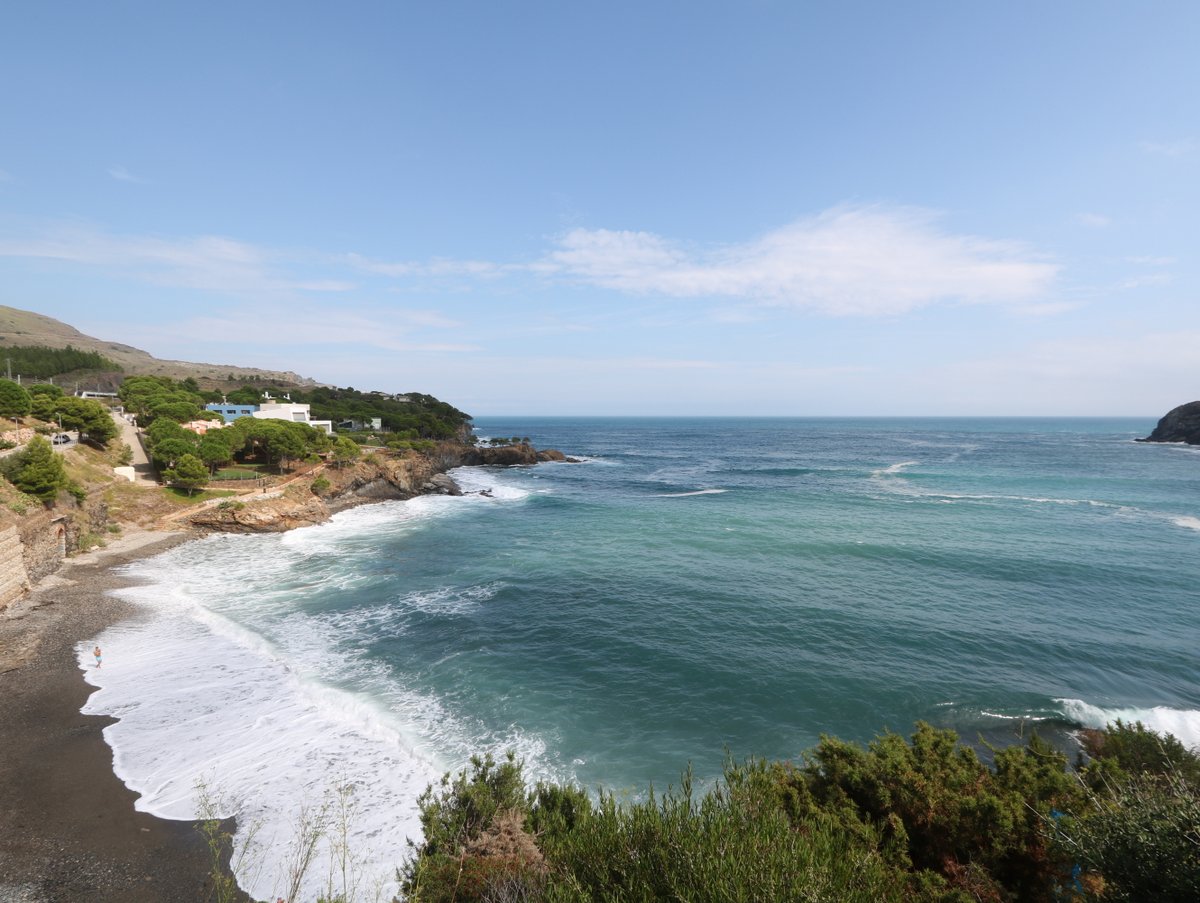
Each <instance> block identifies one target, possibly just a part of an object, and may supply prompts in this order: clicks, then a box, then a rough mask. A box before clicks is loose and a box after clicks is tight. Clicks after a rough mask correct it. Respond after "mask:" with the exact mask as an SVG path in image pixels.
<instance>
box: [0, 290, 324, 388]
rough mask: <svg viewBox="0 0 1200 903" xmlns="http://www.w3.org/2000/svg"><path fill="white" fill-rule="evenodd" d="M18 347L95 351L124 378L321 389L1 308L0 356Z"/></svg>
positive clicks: (279, 373) (280, 373) (290, 377)
mask: <svg viewBox="0 0 1200 903" xmlns="http://www.w3.org/2000/svg"><path fill="white" fill-rule="evenodd" d="M18 345H36V346H40V347H45V348H65V347H67V346H68V345H70V346H72V347H73V348H77V349H80V350H82V351H96V352H99V353H100V354H102V355H104V356H105V357H107V358H109V359H110V360H112V361H114V362H116V363H117V364H120V365H121V367H122V368H123V371H122V372H123V374H124V375H126V376H169V377H171V378H172V379H186V378H187V377H189V376H191V377H194V378H195V379H197V380H202V381H203V380H207V381H210V382H212V383H214V384H220V385H229V384H239V385H240V384H241V383H243V382H246V381H258V382H269V383H271V384H272V385H279V386H284V385H291V386H319V385H323V383H320V382H318V381H317V380H315V379H312V378H310V377H306V376H301V375H299V374H298V373H294V372H292V371H290V370H270V369H265V368H260V367H245V366H239V365H234V364H208V363H201V362H192V361H177V360H169V359H164V358H157V357H155V356H154V355H152V354H150V353H149V352H148V351H143V350H142V349H140V348H135V347H134V346H132V345H126V344H124V343H123V342H113V341H105V340H104V339H97V338H95V337H93V336H89V335H87V334H86V333H83V332H80V331H79V330H78V329H76V328H75V327H74V326H70V325H68V324H67V323H63V322H62V321H61V320H56V319H54V318H53V317H49V316H46V315H45V314H40V313H37V312H35V311H29V310H22V309H20V308H17V307H8V306H6V305H0V355H2V354H3V351H4V348H5V347H6V346H18ZM15 375H16V374H14V376H15ZM96 376H97V380H98V381H99V382H101V383H104V382H111V381H112V380H111V375H110V378H109V379H107V380H106V379H105V378H104V375H103V374H96ZM117 381H118V382H119V380H117Z"/></svg>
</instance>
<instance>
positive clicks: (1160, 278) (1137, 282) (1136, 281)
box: [1117, 273, 1171, 289]
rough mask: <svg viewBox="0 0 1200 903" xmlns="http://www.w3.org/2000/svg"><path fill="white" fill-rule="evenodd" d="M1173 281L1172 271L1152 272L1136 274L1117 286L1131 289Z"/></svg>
mask: <svg viewBox="0 0 1200 903" xmlns="http://www.w3.org/2000/svg"><path fill="white" fill-rule="evenodd" d="M1170 282H1171V274H1170V273H1151V274H1150V275H1148V276H1134V277H1132V278H1130V279H1126V280H1125V281H1123V282H1122V283H1120V285H1118V286H1117V288H1122V289H1130V288H1142V287H1144V286H1147V285H1169V284H1170Z"/></svg>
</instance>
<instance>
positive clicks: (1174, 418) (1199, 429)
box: [1138, 401, 1200, 445]
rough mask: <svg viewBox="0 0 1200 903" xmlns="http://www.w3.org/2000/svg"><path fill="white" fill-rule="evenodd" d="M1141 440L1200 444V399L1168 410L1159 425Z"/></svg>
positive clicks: (1140, 440)
mask: <svg viewBox="0 0 1200 903" xmlns="http://www.w3.org/2000/svg"><path fill="white" fill-rule="evenodd" d="M1138 441H1139V442H1186V443H1187V444H1188V445H1200V401H1190V402H1188V403H1187V404H1181V405H1180V406H1179V407H1177V408H1174V409H1172V410H1171V411H1168V412H1167V415H1166V416H1165V417H1163V418H1162V420H1160V421H1158V426H1156V427H1155V428H1154V432H1152V433H1151V434H1150V435H1149V436H1147V437H1146V438H1145V439H1139V440H1138Z"/></svg>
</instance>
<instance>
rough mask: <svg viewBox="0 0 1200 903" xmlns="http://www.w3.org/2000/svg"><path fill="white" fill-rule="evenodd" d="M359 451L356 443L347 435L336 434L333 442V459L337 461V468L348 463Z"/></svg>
mask: <svg viewBox="0 0 1200 903" xmlns="http://www.w3.org/2000/svg"><path fill="white" fill-rule="evenodd" d="M360 453H361V451H360V449H359V447H358V443H357V442H355V441H354V440H353V439H351V438H350V437H349V436H338V437H337V439H336V440H334V443H333V460H334V461H336V462H337V466H338V469H341V468H342V466H344V465H346V464H349V463H350V462H351V461H353V460H354V459H355V458H357V457H358V456H359V454H360Z"/></svg>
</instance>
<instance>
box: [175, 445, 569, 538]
mask: <svg viewBox="0 0 1200 903" xmlns="http://www.w3.org/2000/svg"><path fill="white" fill-rule="evenodd" d="M543 461H574V459H573V458H568V457H567V456H566V455H564V454H563V453H562V452H560V451H557V450H555V449H545V450H543V451H538V450H537V449H535V448H533V446H531V445H527V444H522V445H512V446H503V447H500V448H475V447H473V446H470V445H464V444H459V443H454V442H445V443H440V444H439V445H438V446H437V448H436V449H434V450H433V451H431V452H428V453H417V452H408V453H407V454H405V455H403V456H394V455H390V454H385V453H376V454H368V455H366V456H365V457H363V458H362V459H360V460H359V461H357V462H355V463H354V464H351V465H347V466H345V467H341V468H337V467H324V468H322V469H321V470H320V471H317V472H314V473H313V474H309V475H307V476H306V477H304V478H301V479H297V480H294V481H292V482H291V483H290V484H288V485H286V486H285V487H284V488H283V489H281V490H276V491H274V492H269V493H264V494H263V495H262V496H261V497H258V496H254V495H247V496H242V497H241V498H239V499H236V500H234V499H227V500H225V501H222V502H220V503H218V504H215V505H212V506H210V507H207V508H204V509H202V510H200V511H198V512H196V513H195V514H192V515H190V516H189V517H187V518H186V520H185V521H184V523H186V524H187V525H189V526H191V527H193V528H196V529H199V530H212V531H217V532H224V533H282V532H284V531H287V530H294V529H296V528H297V527H309V526H313V525H314V524H320V523H324V522H325V521H327V520H329V518H330V517H331V516H332V515H334V514H336V513H337V512H338V511H344V510H345V509H347V508H353V507H355V506H356V505H362V504H366V503H369V502H382V501H393V500H396V501H402V500H404V499H410V498H414V497H415V496H418V495H430V494H441V495H461V494H462V490H461V489H459V487H458V485H457V484H456V483H455V482H454V480H452V479H451V478H450V477H448V476H446V473H445V472H446V471H447V470H450V469H451V468H454V467H463V466H467V465H492V466H504V467H511V466H528V465H533V464H537V463H539V462H543Z"/></svg>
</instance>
